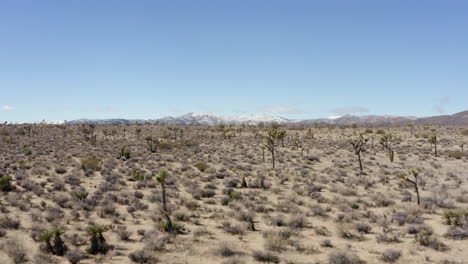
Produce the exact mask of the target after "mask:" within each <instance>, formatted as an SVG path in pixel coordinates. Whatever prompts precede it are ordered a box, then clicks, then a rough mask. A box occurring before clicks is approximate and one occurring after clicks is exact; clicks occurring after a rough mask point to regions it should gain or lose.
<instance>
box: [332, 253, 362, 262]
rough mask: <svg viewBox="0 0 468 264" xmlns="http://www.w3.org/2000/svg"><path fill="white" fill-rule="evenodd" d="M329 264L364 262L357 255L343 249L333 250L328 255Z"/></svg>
mask: <svg viewBox="0 0 468 264" xmlns="http://www.w3.org/2000/svg"><path fill="white" fill-rule="evenodd" d="M328 263H330V264H363V263H365V262H364V261H363V260H361V259H360V258H359V257H358V256H356V255H354V254H352V253H348V252H345V251H335V252H332V253H330V255H328Z"/></svg>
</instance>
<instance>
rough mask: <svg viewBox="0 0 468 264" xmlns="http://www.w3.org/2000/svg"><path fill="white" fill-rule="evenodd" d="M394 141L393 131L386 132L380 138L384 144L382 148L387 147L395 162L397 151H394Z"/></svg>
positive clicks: (381, 143)
mask: <svg viewBox="0 0 468 264" xmlns="http://www.w3.org/2000/svg"><path fill="white" fill-rule="evenodd" d="M393 141H394V136H393V134H392V133H385V134H384V135H383V136H382V137H381V138H380V142H379V143H380V145H382V148H384V149H386V150H387V152H388V157H389V158H390V162H393V158H394V155H395V152H394V151H393Z"/></svg>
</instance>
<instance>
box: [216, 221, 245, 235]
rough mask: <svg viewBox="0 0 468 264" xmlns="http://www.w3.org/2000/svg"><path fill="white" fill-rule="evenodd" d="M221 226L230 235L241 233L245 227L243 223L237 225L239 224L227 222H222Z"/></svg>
mask: <svg viewBox="0 0 468 264" xmlns="http://www.w3.org/2000/svg"><path fill="white" fill-rule="evenodd" d="M222 228H223V230H224V231H226V232H227V233H229V234H232V235H243V234H244V233H245V230H246V227H245V226H244V225H239V224H236V225H233V224H231V223H229V222H223V223H222Z"/></svg>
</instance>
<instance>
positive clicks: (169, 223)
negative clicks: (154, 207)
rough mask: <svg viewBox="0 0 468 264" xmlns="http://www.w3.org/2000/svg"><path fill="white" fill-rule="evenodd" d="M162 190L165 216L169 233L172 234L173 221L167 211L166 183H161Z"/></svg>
mask: <svg viewBox="0 0 468 264" xmlns="http://www.w3.org/2000/svg"><path fill="white" fill-rule="evenodd" d="M161 189H162V203H163V214H164V218H166V222H167V231H168V232H172V220H171V218H170V217H169V211H168V210H167V201H166V183H165V182H164V181H162V182H161Z"/></svg>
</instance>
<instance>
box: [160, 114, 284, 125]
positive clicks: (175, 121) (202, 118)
mask: <svg viewBox="0 0 468 264" xmlns="http://www.w3.org/2000/svg"><path fill="white" fill-rule="evenodd" d="M155 121H157V122H159V123H165V124H172V125H208V126H214V125H221V124H226V125H229V124H234V125H240V124H246V125H256V124H259V123H262V122H263V123H273V122H276V123H280V124H283V123H287V122H289V121H290V120H289V119H286V118H282V117H277V116H271V115H264V114H263V115H241V116H221V115H216V114H203V113H188V114H185V115H182V116H179V117H164V118H161V119H157V120H155Z"/></svg>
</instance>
